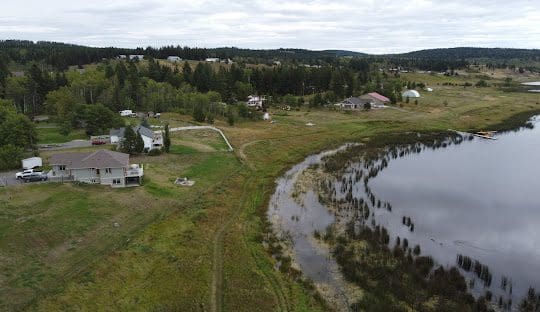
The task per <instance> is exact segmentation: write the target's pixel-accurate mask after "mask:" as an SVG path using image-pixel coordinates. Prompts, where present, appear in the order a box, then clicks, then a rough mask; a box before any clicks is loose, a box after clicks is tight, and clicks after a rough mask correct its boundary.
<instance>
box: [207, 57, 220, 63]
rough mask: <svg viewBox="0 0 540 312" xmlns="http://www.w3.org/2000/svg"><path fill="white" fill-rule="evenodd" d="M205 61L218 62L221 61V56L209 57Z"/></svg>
mask: <svg viewBox="0 0 540 312" xmlns="http://www.w3.org/2000/svg"><path fill="white" fill-rule="evenodd" d="M205 61H207V62H210V63H217V62H219V58H217V57H209V58H207V59H206V60H205Z"/></svg>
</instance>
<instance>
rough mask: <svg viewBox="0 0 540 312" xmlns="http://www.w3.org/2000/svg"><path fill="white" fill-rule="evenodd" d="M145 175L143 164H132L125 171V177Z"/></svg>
mask: <svg viewBox="0 0 540 312" xmlns="http://www.w3.org/2000/svg"><path fill="white" fill-rule="evenodd" d="M143 175H144V168H143V166H142V165H138V164H132V165H130V166H129V168H127V169H126V170H125V172H124V176H125V177H142V176H143Z"/></svg>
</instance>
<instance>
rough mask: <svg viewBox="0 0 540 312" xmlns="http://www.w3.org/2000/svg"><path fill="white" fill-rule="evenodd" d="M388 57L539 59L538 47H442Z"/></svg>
mask: <svg viewBox="0 0 540 312" xmlns="http://www.w3.org/2000/svg"><path fill="white" fill-rule="evenodd" d="M387 56H388V57H402V58H424V59H446V60H457V59H466V60H471V59H496V60H510V59H522V60H535V61H538V60H540V50H539V49H508V48H472V47H458V48H443V49H427V50H419V51H413V52H408V53H401V54H389V55H387Z"/></svg>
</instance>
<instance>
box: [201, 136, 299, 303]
mask: <svg viewBox="0 0 540 312" xmlns="http://www.w3.org/2000/svg"><path fill="white" fill-rule="evenodd" d="M261 141H264V140H255V141H251V142H247V143H245V144H243V145H242V146H241V147H240V149H239V150H238V156H239V158H240V160H241V161H242V163H243V164H245V165H246V166H247V167H248V168H249V169H250V170H253V167H254V166H253V164H252V163H250V162H249V160H248V159H247V156H246V154H245V148H246V147H248V146H250V145H253V144H256V143H258V142H261ZM253 180H254V177H253V176H250V177H249V178H247V180H246V181H245V182H244V183H243V185H242V195H241V197H240V201H239V203H238V207H237V209H236V210H235V211H234V212H233V213H232V215H230V216H229V218H228V219H227V221H226V222H225V223H223V225H222V226H221V227H220V228H219V229H218V230H217V231H216V233H215V235H214V238H213V241H212V244H213V258H212V263H213V265H212V271H213V274H212V286H211V290H210V294H211V298H210V311H212V312H220V311H223V237H224V235H225V234H226V233H227V230H228V229H229V228H230V227H231V225H232V224H233V222H234V221H235V220H236V219H237V217H238V216H239V215H240V213H241V212H242V211H243V209H244V208H245V207H247V205H248V204H249V203H248V199H249V195H250V194H249V191H248V187H249V186H250V185H252V183H254V181H253ZM244 243H245V244H246V246H247V244H248V243H247V241H246V239H245V237H244ZM251 256H252V257H253V260H254V261H255V263H256V264H257V267H258V268H259V269H260V270H259V271H260V272H261V273H262V275H263V276H264V278H265V280H266V282H267V284H268V286H269V287H270V289H271V290H272V293H273V294H274V296H275V299H276V303H277V311H289V304H288V300H287V297H286V296H285V294H284V292H283V286H282V285H281V283H280V282H279V280H278V279H277V278H276V277H275V276H273V275H272V274H270V273H268V272H266V271H265V270H264V269H263V266H264V261H266V260H265V259H264V256H263V255H260V254H258V253H257V252H255V251H252V252H251Z"/></svg>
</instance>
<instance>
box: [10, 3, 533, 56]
mask: <svg viewBox="0 0 540 312" xmlns="http://www.w3.org/2000/svg"><path fill="white" fill-rule="evenodd" d="M1 2H2V3H1V4H0V39H26V40H34V41H37V40H47V41H60V42H67V43H75V44H83V45H89V46H98V47H103V46H115V47H124V48H135V47H146V46H153V47H159V46H164V45H181V46H190V47H195V46H196V47H206V48H213V47H223V46H229V47H230V46H235V47H240V48H252V49H273V48H303V49H312V50H324V49H341V50H351V51H358V52H366V53H373V54H381V53H400V52H408V51H414V50H420V49H429V48H447V47H458V46H459V47H463V46H472V47H504V48H540V0H454V1H452V0H448V1H440V0H438V1H428V0H405V1H394V0H345V1H338V0H336V1H318V0H315V1H307V0H290V1H283V0H267V1H260V0H237V1H224V0H214V1H204V0H189V1H184V0H144V1H142V0H90V1H74V0H49V1H44V0H22V1H20V0H19V1H16V0H1Z"/></svg>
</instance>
